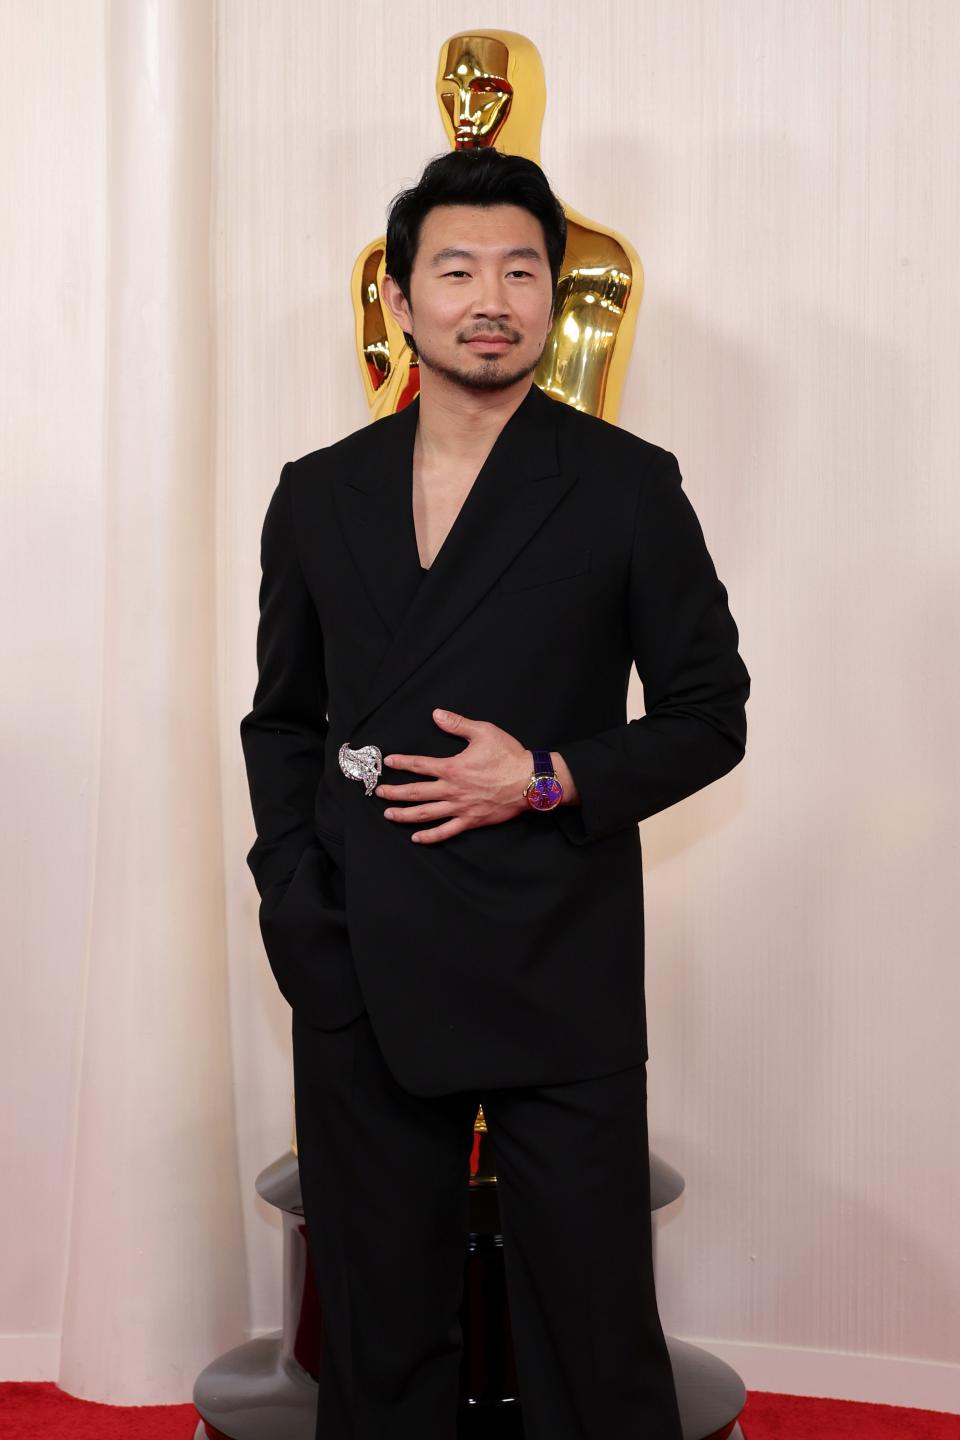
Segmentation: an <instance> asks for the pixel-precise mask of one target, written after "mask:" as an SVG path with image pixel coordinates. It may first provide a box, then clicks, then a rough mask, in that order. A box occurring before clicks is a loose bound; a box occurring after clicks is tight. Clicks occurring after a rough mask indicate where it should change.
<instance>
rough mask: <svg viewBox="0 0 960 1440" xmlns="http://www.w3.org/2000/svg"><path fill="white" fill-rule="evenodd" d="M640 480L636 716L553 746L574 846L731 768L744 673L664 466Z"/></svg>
mask: <svg viewBox="0 0 960 1440" xmlns="http://www.w3.org/2000/svg"><path fill="white" fill-rule="evenodd" d="M663 453H664V463H663V466H662V467H661V468H659V469H657V470H654V471H652V472H651V473H650V474H649V476H648V477H647V478H645V480H644V488H643V491H642V493H641V496H640V500H639V503H638V506H637V511H636V516H635V523H634V534H633V549H632V554H631V565H630V578H629V586H628V607H629V614H628V620H629V630H630V641H631V647H632V651H633V657H634V662H635V664H636V667H637V672H638V674H639V676H640V679H641V681H642V683H643V695H644V707H645V710H646V714H645V715H644V716H642V718H640V719H637V720H630V721H628V722H627V723H626V724H623V725H618V726H615V727H614V728H613V729H610V730H604V731H601V732H600V733H599V734H596V735H591V736H587V737H583V738H574V739H572V740H571V741H569V742H567V743H557V744H555V745H554V746H553V747H552V748H553V749H555V750H558V751H559V752H560V753H561V754H562V755H563V758H564V759H565V760H566V762H567V765H568V766H569V767H570V772H571V774H572V775H573V778H574V780H575V782H576V785H577V789H578V791H579V794H580V803H579V805H576V804H575V805H569V806H560V807H559V808H558V810H557V812H556V813H557V817H558V820H559V823H560V824H561V825H562V826H563V828H564V830H565V832H566V834H567V836H568V838H569V839H570V840H572V841H573V842H574V843H575V844H586V843H588V842H589V841H591V840H597V839H600V838H602V837H604V836H606V835H610V834H612V833H613V832H614V831H616V830H619V829H621V828H623V827H625V826H628V825H631V824H635V823H636V822H638V821H640V820H644V819H646V818H647V816H649V815H655V814H656V813H657V812H658V811H659V810H665V809H667V807H668V806H670V805H675V804H676V803H677V801H678V800H683V799H684V798H685V797H686V796H687V795H692V794H693V793H694V791H696V790H700V789H702V788H703V786H704V785H709V784H710V783H711V782H712V781H713V780H717V779H719V778H720V776H722V775H725V774H726V773H727V771H728V770H732V769H733V767H734V766H735V765H737V764H738V763H739V761H740V760H742V759H743V755H744V752H745V750H746V743H747V719H746V708H745V707H746V701H747V697H748V696H749V693H750V675H749V673H748V672H747V668H746V666H745V665H744V663H743V660H742V659H741V658H740V655H739V653H738V649H737V646H738V641H739V634H738V631H737V626H736V623H735V621H734V619H733V616H732V615H731V614H730V610H729V608H728V606H727V591H726V589H725V587H724V586H723V584H722V583H721V581H720V579H719V578H718V576H717V572H716V570H715V569H714V565H713V561H712V559H711V557H710V553H709V551H708V550H707V546H706V543H705V541H704V537H703V531H702V529H701V527H700V522H699V520H698V519H697V515H696V512H695V510H694V508H693V506H692V505H691V503H690V501H689V499H688V498H687V495H686V492H685V491H684V490H683V489H682V488H681V487H682V484H683V478H682V476H681V474H680V468H679V466H678V464H677V460H676V456H674V455H672V454H671V453H670V452H669V451H664V452H663Z"/></svg>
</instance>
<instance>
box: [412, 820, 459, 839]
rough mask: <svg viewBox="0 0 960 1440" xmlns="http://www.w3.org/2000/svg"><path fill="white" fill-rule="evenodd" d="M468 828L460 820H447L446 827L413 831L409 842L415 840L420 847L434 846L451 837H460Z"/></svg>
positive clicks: (438, 826) (436, 826)
mask: <svg viewBox="0 0 960 1440" xmlns="http://www.w3.org/2000/svg"><path fill="white" fill-rule="evenodd" d="M467 829H469V826H468V825H466V824H464V822H463V821H462V820H457V819H454V820H449V821H448V822H447V824H446V825H435V826H434V827H433V829H432V830H414V831H413V833H412V834H411V836H410V839H411V840H417V841H418V842H419V843H420V844H421V845H435V844H436V843H437V841H439V840H449V839H450V837H451V835H460V834H462V832H463V831H464V830H467Z"/></svg>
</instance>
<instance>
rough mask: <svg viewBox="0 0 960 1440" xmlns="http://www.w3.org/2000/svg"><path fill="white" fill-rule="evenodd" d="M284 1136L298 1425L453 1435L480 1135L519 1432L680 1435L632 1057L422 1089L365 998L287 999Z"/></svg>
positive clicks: (345, 1439) (552, 1438)
mask: <svg viewBox="0 0 960 1440" xmlns="http://www.w3.org/2000/svg"><path fill="white" fill-rule="evenodd" d="M293 1063H294V1085H295V1102H296V1127H297V1153H298V1158H299V1166H300V1181H301V1191H302V1196H303V1205H304V1219H305V1223H306V1228H307V1234H308V1237H309V1241H310V1253H311V1257H312V1263H313V1266H314V1274H315V1278H316V1282H317V1288H318V1291H319V1294H320V1303H321V1307H322V1310H323V1321H324V1329H325V1340H324V1364H323V1366H322V1374H321V1380H320V1388H319V1396H318V1406H317V1431H316V1434H317V1440H455V1437H456V1413H457V1402H458V1382H459V1367H460V1355H461V1349H462V1334H461V1328H460V1322H459V1318H458V1311H459V1307H460V1301H461V1298H462V1294H463V1281H464V1268H465V1262H466V1233H467V1182H468V1175H469V1158H470V1152H471V1148H472V1145H473V1125H474V1121H475V1119H476V1114H477V1106H478V1103H480V1102H482V1104H483V1112H484V1116H485V1118H486V1121H487V1126H488V1129H489V1132H490V1136H491V1138H492V1141H493V1146H494V1152H495V1158H496V1162H497V1196H498V1203H499V1209H500V1223H501V1228H502V1233H503V1254H504V1267H505V1271H506V1280H507V1296H508V1301H509V1305H510V1321H511V1328H512V1331H513V1347H514V1357H515V1360H516V1365H517V1379H518V1385H519V1390H520V1402H521V1405H522V1411H523V1423H524V1432H525V1435H526V1437H527V1440H681V1437H682V1431H681V1426H680V1416H679V1412H678V1408H677V1398H676V1391H675V1389H674V1382H673V1372H672V1370H671V1368H670V1358H669V1354H668V1352H667V1347H666V1342H665V1340H664V1336H663V1330H662V1328H661V1324H660V1317H659V1314H658V1311H657V1303H656V1296H655V1293H654V1278H653V1263H652V1250H651V1228H650V1169H649V1163H650V1162H649V1152H648V1148H647V1096H646V1064H645V1063H643V1064H640V1065H636V1066H633V1067H631V1068H630V1069H628V1070H621V1071H619V1072H617V1073H615V1074H611V1075H604V1076H601V1077H599V1078H596V1079H589V1080H578V1081H574V1082H572V1083H569V1084H562V1085H546V1086H538V1087H526V1088H518V1089H501V1090H496V1089H495V1090H489V1091H486V1092H483V1093H481V1092H477V1091H469V1092H468V1091H458V1092H456V1093H454V1094H451V1095H442V1096H428V1097H421V1096H416V1095H413V1094H411V1093H410V1092H409V1091H407V1090H404V1089H403V1088H402V1087H401V1086H400V1085H399V1084H398V1083H397V1081H396V1080H395V1079H394V1077H393V1074H392V1072H391V1071H390V1070H389V1069H388V1067H387V1065H386V1063H385V1061H384V1058H383V1055H382V1053H381V1051H380V1048H379V1046H378V1044H377V1040H376V1035H375V1033H374V1031H373V1027H372V1025H371V1022H370V1018H369V1015H368V1014H367V1013H366V1012H364V1013H363V1014H362V1015H360V1016H359V1017H358V1018H357V1019H356V1020H354V1021H352V1022H351V1023H350V1024H348V1025H345V1026H343V1027H342V1028H341V1029H339V1030H332V1031H323V1030H318V1029H315V1028H313V1027H312V1026H310V1025H309V1024H307V1023H305V1022H304V1021H303V1020H301V1019H300V1017H299V1016H298V1014H297V1013H296V1012H294V1015H293Z"/></svg>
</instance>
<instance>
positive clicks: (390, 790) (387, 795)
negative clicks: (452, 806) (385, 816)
mask: <svg viewBox="0 0 960 1440" xmlns="http://www.w3.org/2000/svg"><path fill="white" fill-rule="evenodd" d="M441 790H443V792H444V793H443V794H442V795H441V794H440V791H441ZM373 793H374V794H375V795H380V796H381V797H382V798H383V799H384V800H411V801H413V800H449V799H450V798H451V796H450V794H449V786H447V785H446V784H445V783H444V781H442V780H431V781H429V782H428V783H424V782H423V781H420V780H395V781H393V782H392V783H387V782H386V781H384V783H383V784H382V785H378V786H377V787H376V789H375V790H374V792H373Z"/></svg>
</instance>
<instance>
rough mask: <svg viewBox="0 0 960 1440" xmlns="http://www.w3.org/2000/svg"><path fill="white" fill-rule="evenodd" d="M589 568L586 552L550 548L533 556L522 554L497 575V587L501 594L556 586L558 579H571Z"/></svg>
mask: <svg viewBox="0 0 960 1440" xmlns="http://www.w3.org/2000/svg"><path fill="white" fill-rule="evenodd" d="M589 569H590V551H589V550H585V549H583V548H580V547H577V548H575V549H572V550H563V551H559V550H554V551H551V552H550V553H549V554H545V555H538V556H536V557H534V556H530V555H522V556H521V557H520V558H519V559H518V560H516V561H515V562H514V564H513V565H511V566H510V567H509V569H507V570H505V571H504V573H503V574H502V575H501V576H500V580H499V584H498V589H500V590H501V591H503V592H504V593H505V594H513V592H514V591H516V590H534V589H539V588H540V587H541V586H548V585H559V584H560V582H561V581H564V580H567V581H572V580H576V578H577V577H578V576H584V575H586V573H587V571H588V570H589Z"/></svg>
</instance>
